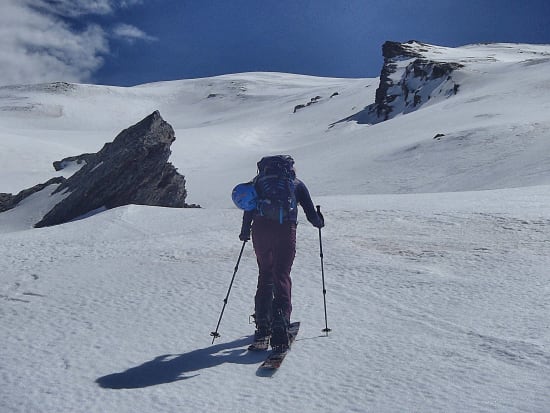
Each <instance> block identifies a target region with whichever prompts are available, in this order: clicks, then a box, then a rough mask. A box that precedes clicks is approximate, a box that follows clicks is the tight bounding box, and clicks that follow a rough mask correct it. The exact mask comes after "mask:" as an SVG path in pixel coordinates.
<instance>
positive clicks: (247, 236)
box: [239, 231, 250, 242]
mask: <svg viewBox="0 0 550 413" xmlns="http://www.w3.org/2000/svg"><path fill="white" fill-rule="evenodd" d="M239 239H240V240H241V241H243V242H245V241H250V232H248V233H247V232H244V231H243V232H241V233H240V234H239Z"/></svg>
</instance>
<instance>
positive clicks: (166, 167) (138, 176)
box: [35, 111, 187, 227]
mask: <svg viewBox="0 0 550 413" xmlns="http://www.w3.org/2000/svg"><path fill="white" fill-rule="evenodd" d="M174 140H175V135H174V130H173V129H172V127H171V126H170V125H169V124H168V123H167V122H165V121H164V120H163V119H162V117H161V116H160V113H159V112H158V111H155V112H154V113H152V114H151V115H149V116H147V117H146V118H145V119H143V120H142V121H141V122H139V123H137V124H135V125H134V126H131V127H129V128H128V129H125V130H123V131H122V132H121V133H120V134H119V135H118V136H117V137H116V138H115V139H114V141H113V142H112V143H107V144H105V146H104V147H103V148H102V149H101V150H100V151H99V152H98V153H97V154H84V155H80V156H77V157H71V158H66V159H72V160H75V161H78V160H85V162H86V164H85V165H84V166H82V167H81V169H80V170H79V171H78V172H76V173H75V174H74V175H72V176H71V177H70V178H68V179H66V180H63V181H61V185H60V186H59V187H58V188H57V189H56V191H55V193H59V192H61V193H68V195H67V196H66V197H65V198H64V199H63V200H62V201H61V202H59V203H58V204H57V205H56V206H55V207H54V208H53V209H52V210H50V211H49V212H48V213H47V214H46V215H45V216H44V217H43V218H42V220H41V221H40V222H38V223H37V224H36V225H35V227H45V226H51V225H57V224H61V223H64V222H68V221H70V220H72V219H75V218H77V217H80V216H83V215H85V214H87V213H89V212H91V211H94V210H97V209H100V208H107V209H109V208H115V207H119V206H122V205H128V204H141V205H154V206H164V207H175V208H182V207H186V206H187V205H186V203H185V198H186V196H187V191H186V189H185V178H184V177H183V176H182V175H180V174H179V173H178V172H177V170H176V168H175V167H174V166H173V165H172V164H170V163H168V162H167V161H168V158H169V156H170V154H171V151H170V145H171V144H172V142H174ZM61 163H63V161H61Z"/></svg>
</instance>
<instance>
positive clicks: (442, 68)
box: [342, 40, 463, 124]
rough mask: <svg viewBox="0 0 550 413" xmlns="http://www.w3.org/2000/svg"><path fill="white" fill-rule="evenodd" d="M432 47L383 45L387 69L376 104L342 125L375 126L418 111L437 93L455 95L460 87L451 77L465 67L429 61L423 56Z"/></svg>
mask: <svg viewBox="0 0 550 413" xmlns="http://www.w3.org/2000/svg"><path fill="white" fill-rule="evenodd" d="M430 47H431V46H430V45H427V44H424V43H420V42H417V41H414V40H411V41H409V42H407V43H398V42H390V41H388V42H385V43H384V44H383V45H382V55H383V57H384V65H383V66H382V70H381V72H380V84H379V86H378V89H376V94H375V100H374V103H373V104H371V105H368V106H367V107H365V108H364V109H363V110H362V111H360V112H358V113H356V114H354V115H352V116H350V117H348V118H346V119H343V120H342V121H348V120H353V121H357V122H358V123H368V124H375V123H379V122H383V121H385V120H388V119H390V118H392V117H393V116H395V115H397V114H398V113H409V112H412V111H414V110H416V109H418V108H419V107H420V106H422V105H423V104H424V103H426V102H427V101H428V100H430V99H431V98H432V93H435V91H438V93H443V94H444V95H445V96H447V97H449V96H451V95H455V94H456V93H457V92H458V88H459V85H458V84H456V83H455V82H454V80H453V77H452V73H453V71H454V70H456V69H459V68H461V67H462V66H463V65H461V64H460V63H454V62H442V61H435V60H430V59H428V58H427V57H425V56H424V55H423V54H422V53H423V52H427V51H429V49H430Z"/></svg>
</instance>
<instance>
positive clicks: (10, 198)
mask: <svg viewBox="0 0 550 413" xmlns="http://www.w3.org/2000/svg"><path fill="white" fill-rule="evenodd" d="M65 181H66V180H65V178H63V177H62V176H58V177H55V178H52V179H50V180H49V181H47V182H45V183H43V184H38V185H35V186H33V187H32V188H28V189H24V190H22V191H21V192H19V193H18V194H17V195H12V194H6V193H0V212H4V211H8V210H10V209H12V208H15V207H16V206H17V204H19V203H20V202H21V201H22V200H23V199H25V198H27V197H29V196H31V195H33V194H35V193H37V192H40V191H42V190H43V189H44V188H46V187H48V186H50V185H59V184H62V183H63V182H65Z"/></svg>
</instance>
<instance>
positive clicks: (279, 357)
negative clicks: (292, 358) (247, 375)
mask: <svg viewBox="0 0 550 413" xmlns="http://www.w3.org/2000/svg"><path fill="white" fill-rule="evenodd" d="M299 329H300V322H299V321H296V322H294V323H290V326H289V327H288V332H289V334H290V340H289V344H290V345H292V343H293V342H294V340H295V339H296V336H297V335H298V331H299ZM289 351H290V347H289V349H288V350H287V351H284V352H282V353H281V352H274V351H272V352H271V353H269V355H268V356H267V358H266V359H265V361H264V362H263V363H262V364H261V365H260V367H259V368H258V370H259V371H264V372H275V371H276V370H277V369H279V367H281V364H282V363H283V360H284V359H285V357H286V355H287V354H288V352H289Z"/></svg>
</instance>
